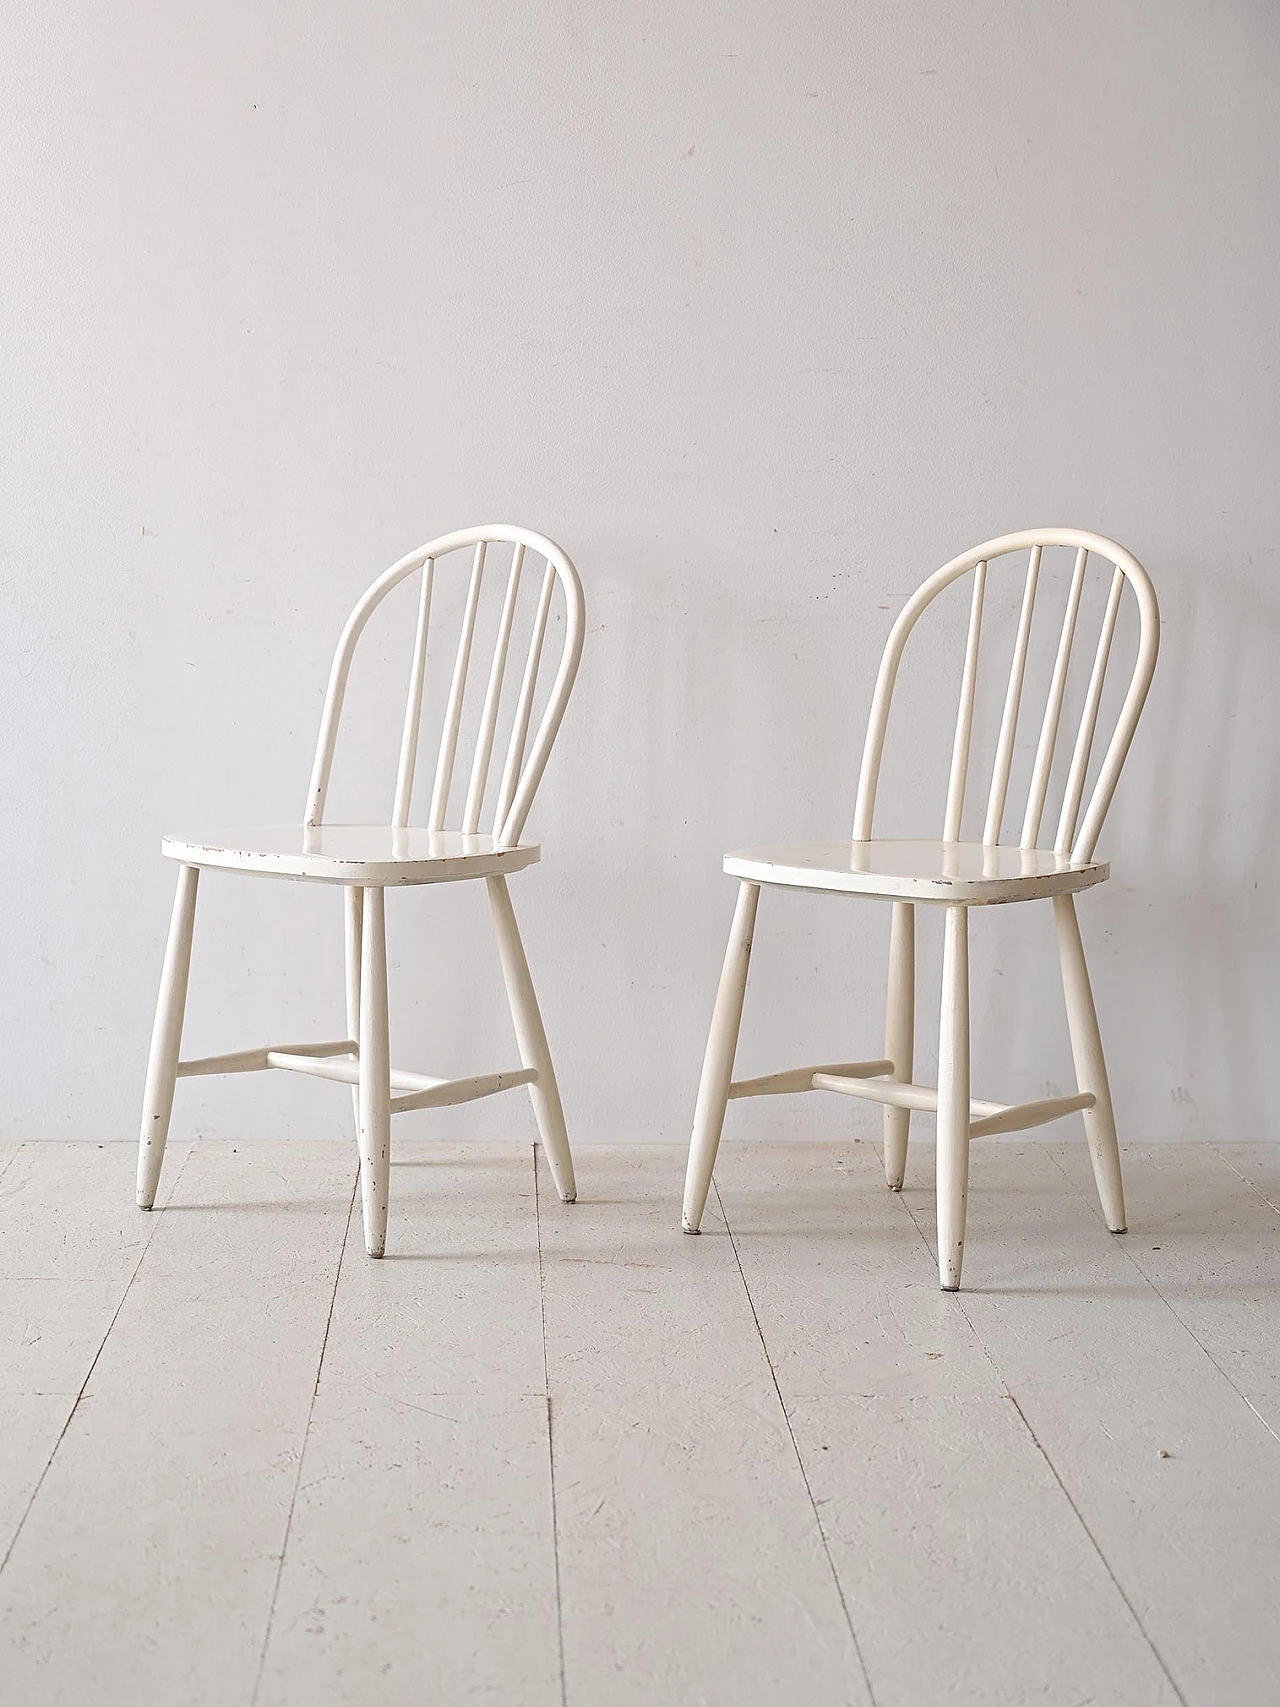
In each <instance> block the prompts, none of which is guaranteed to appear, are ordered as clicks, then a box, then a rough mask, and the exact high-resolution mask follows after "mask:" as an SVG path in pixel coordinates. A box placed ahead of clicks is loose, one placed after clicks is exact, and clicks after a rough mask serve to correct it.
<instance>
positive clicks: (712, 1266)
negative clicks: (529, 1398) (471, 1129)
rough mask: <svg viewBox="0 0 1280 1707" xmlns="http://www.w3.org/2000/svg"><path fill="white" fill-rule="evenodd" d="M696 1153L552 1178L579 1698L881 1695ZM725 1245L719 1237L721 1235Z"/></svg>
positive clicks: (614, 1162)
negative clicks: (576, 1182) (700, 1190)
mask: <svg viewBox="0 0 1280 1707" xmlns="http://www.w3.org/2000/svg"><path fill="white" fill-rule="evenodd" d="M682 1171H683V1156H682V1154H680V1153H679V1152H676V1151H674V1150H669V1149H663V1150H658V1149H645V1150H643V1151H642V1150H638V1149H628V1150H626V1151H621V1150H616V1149H615V1150H607V1149H604V1148H603V1147H602V1148H599V1149H595V1150H589V1151H587V1152H586V1153H585V1154H584V1156H583V1157H582V1164H581V1168H580V1183H581V1196H580V1199H579V1202H578V1203H577V1204H576V1205H574V1206H573V1207H572V1208H571V1209H565V1208H563V1207H561V1206H560V1205H559V1204H558V1203H557V1202H556V1200H555V1194H554V1191H552V1190H551V1189H550V1186H549V1182H548V1180H547V1176H546V1172H545V1169H544V1170H542V1172H541V1173H540V1183H541V1186H542V1204H543V1210H542V1216H543V1285H544V1292H545V1299H546V1305H545V1308H546V1333H547V1370H548V1382H549V1387H550V1392H551V1418H552V1444H553V1452H554V1463H555V1478H556V1480H555V1488H556V1515H557V1533H558V1538H559V1553H560V1581H561V1594H562V1604H563V1620H564V1656H565V1697H566V1701H567V1703H568V1704H569V1707H594V1704H595V1703H599V1702H609V1703H610V1704H611V1707H626V1704H629V1703H636V1704H637V1707H639V1704H644V1707H654V1704H655V1703H668V1702H669V1703H673V1704H674V1703H684V1702H708V1703H711V1702H726V1703H728V1702H734V1703H742V1704H751V1703H757V1702H758V1703H762V1704H763V1703H774V1702H784V1701H803V1702H805V1703H806V1704H807V1707H820V1704H823V1707H825V1704H827V1703H833V1704H834V1703H842V1704H843V1703H858V1704H864V1703H869V1702H870V1699H871V1697H870V1695H869V1693H868V1691H867V1689H866V1683H865V1677H864V1673H863V1669H862V1662H861V1658H860V1656H859V1654H858V1652H857V1648H856V1645H855V1643H854V1641H853V1638H852V1635H851V1632H850V1628H849V1624H848V1619H847V1616H846V1613H845V1610H844V1607H843V1605H842V1603H841V1599H840V1595H839V1590H838V1586H837V1583H836V1581H835V1577H834V1574H833V1572H832V1569H831V1564H830V1561H829V1559H828V1557H827V1554H826V1549H825V1546H824V1543H823V1540H822V1536H821V1531H820V1529H819V1526H818V1523H817V1518H816V1513H815V1511H814V1507H813V1503H812V1499H811V1497H810V1494H809V1490H808V1487H807V1485H806V1483H805V1479H804V1475H803V1472H802V1470H801V1467H800V1464H799V1461H798V1459H797V1457H796V1452H795V1448H794V1444H793V1442H792V1439H791V1433H790V1429H789V1427H788V1424H787V1419H786V1416H785V1413H784V1411H783V1409H782V1405H781V1402H780V1400H779V1398H778V1393H777V1389H776V1387H775V1385H774V1381H773V1377H772V1373H771V1371H770V1368H769V1364H768V1360H767V1358H766V1356H765V1354H764V1348H763V1346H762V1344H761V1341H760V1336H759V1332H758V1329H757V1327H756V1323H755V1319H754V1316H753V1314H752V1310H751V1304H750V1300H749V1298H748V1296H747V1293H746V1289H745V1287H744V1285H743V1282H742V1277H741V1275H740V1273H739V1271H738V1266H737V1262H736V1259H735V1257H734V1253H733V1249H732V1246H731V1245H730V1243H729V1241H728V1240H727V1239H726V1238H724V1237H723V1236H722V1228H723V1223H722V1222H721V1221H720V1218H719V1215H718V1212H717V1211H716V1210H715V1209H714V1205H712V1206H709V1208H708V1213H707V1217H706V1221H705V1222H704V1225H705V1226H706V1227H707V1228H708V1230H709V1235H710V1236H704V1237H701V1238H690V1237H686V1236H684V1235H682V1234H681V1233H680V1232H679V1207H680V1189H679V1188H680V1181H681V1175H682ZM717 1229H718V1230H719V1231H720V1233H721V1236H716V1230H717Z"/></svg>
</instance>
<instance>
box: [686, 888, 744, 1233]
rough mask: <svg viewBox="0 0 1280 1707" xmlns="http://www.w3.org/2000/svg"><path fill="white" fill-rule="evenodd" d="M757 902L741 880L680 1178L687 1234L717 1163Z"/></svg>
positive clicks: (698, 1217)
mask: <svg viewBox="0 0 1280 1707" xmlns="http://www.w3.org/2000/svg"><path fill="white" fill-rule="evenodd" d="M759 902H760V885H759V884H758V883H744V884H742V885H741V887H740V888H739V890H738V904H737V906H736V907H735V909H734V914H733V924H732V926H731V927H730V930H729V945H728V947H727V948H726V950H725V956H724V967H723V969H722V970H721V973H720V985H719V988H718V989H717V990H716V1005H715V1007H714V1009H713V1010H712V1013H711V1031H710V1035H709V1036H708V1038H707V1052H706V1055H705V1056H704V1057H703V1061H702V1080H701V1082H700V1084H699V1085H698V1102H697V1107H696V1108H695V1109H694V1114H693V1136H692V1137H691V1138H690V1140H689V1165H688V1168H687V1170H686V1172H685V1180H684V1214H683V1226H684V1230H685V1232H686V1233H696V1232H698V1231H699V1230H700V1229H701V1226H702V1212H703V1210H704V1209H705V1208H706V1206H707V1193H708V1192H709V1191H710V1190H711V1174H712V1171H713V1170H714V1168H715V1165H716V1151H717V1150H718V1149H719V1148H720V1133H721V1131H722V1130H723V1128H724V1111H725V1109H726V1107H727V1106H728V1102H729V1086H730V1084H731V1083H732V1080H733V1060H734V1056H735V1055H736V1054H737V1052H738V1032H739V1029H740V1028H741V1025H742V1004H743V1000H744V999H745V997H746V992H747V968H748V966H749V964H750V961H751V939H752V937H753V936H754V934H755V928H756V908H757V907H758V905H759Z"/></svg>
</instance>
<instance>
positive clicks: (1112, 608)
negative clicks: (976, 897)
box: [1053, 569, 1124, 855]
mask: <svg viewBox="0 0 1280 1707" xmlns="http://www.w3.org/2000/svg"><path fill="white" fill-rule="evenodd" d="M1123 592H1124V574H1123V572H1122V571H1121V570H1119V569H1117V570H1116V572H1115V574H1114V575H1113V576H1112V577H1111V592H1110V594H1109V595H1108V598H1107V609H1106V614H1105V615H1104V617H1103V619H1102V633H1101V634H1100V635H1099V636H1098V649H1097V651H1096V652H1095V653H1094V657H1093V670H1092V672H1091V673H1090V676H1089V687H1088V691H1087V692H1086V694H1085V699H1084V710H1083V711H1082V713H1081V715H1080V728H1079V731H1078V733H1077V735H1076V745H1075V751H1074V752H1073V753H1072V755H1071V770H1070V772H1069V773H1068V775H1067V786H1066V790H1065V792H1064V794H1063V796H1062V813H1061V816H1060V817H1059V819H1058V834H1057V836H1056V837H1055V839H1054V844H1053V846H1054V851H1055V852H1056V853H1059V854H1063V855H1067V854H1070V852H1071V842H1072V838H1073V837H1074V835H1075V833H1076V819H1077V818H1078V817H1079V815H1080V802H1081V800H1082V799H1083V798H1084V783H1085V777H1086V775H1087V774H1088V770H1089V755H1090V753H1091V751H1092V750H1093V737H1094V731H1095V730H1096V729H1097V726H1098V708H1099V706H1100V705H1101V704H1102V688H1103V684H1104V682H1105V680H1106V674H1107V663H1108V660H1109V659H1110V656H1111V642H1112V640H1113V639H1114V637H1115V632H1116V618H1117V617H1118V616H1119V614H1120V598H1121V595H1122V594H1123Z"/></svg>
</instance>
